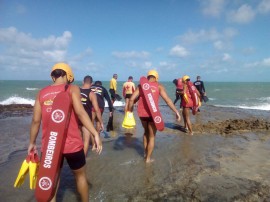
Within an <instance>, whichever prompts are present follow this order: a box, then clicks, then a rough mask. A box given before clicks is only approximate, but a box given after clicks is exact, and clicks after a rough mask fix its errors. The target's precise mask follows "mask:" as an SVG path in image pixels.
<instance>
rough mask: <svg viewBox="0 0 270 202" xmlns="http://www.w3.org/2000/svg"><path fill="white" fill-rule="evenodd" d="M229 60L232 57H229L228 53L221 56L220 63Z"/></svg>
mask: <svg viewBox="0 0 270 202" xmlns="http://www.w3.org/2000/svg"><path fill="white" fill-rule="evenodd" d="M231 59H232V57H231V56H230V54H228V53H224V54H223V57H222V61H224V62H227V61H230V60H231Z"/></svg>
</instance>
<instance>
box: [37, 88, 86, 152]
mask: <svg viewBox="0 0 270 202" xmlns="http://www.w3.org/2000/svg"><path fill="white" fill-rule="evenodd" d="M65 85H66V84H61V85H56V86H47V87H45V88H43V89H42V90H41V91H40V94H39V102H40V104H41V109H42V146H41V151H42V149H43V145H44V141H45V134H46V131H47V130H48V122H49V119H50V116H51V110H52V104H53V100H54V98H55V96H56V95H57V94H58V93H60V92H62V91H64V90H65ZM77 120H78V119H77V116H76V115H75V113H74V109H73V108H72V111H71V116H70V122H69V126H68V132H67V138H66V142H65V146H64V151H63V153H74V152H77V151H80V150H81V149H82V148H83V141H82V137H81V133H80V129H79V127H78V121H77Z"/></svg>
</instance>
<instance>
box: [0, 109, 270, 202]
mask: <svg viewBox="0 0 270 202" xmlns="http://www.w3.org/2000/svg"><path fill="white" fill-rule="evenodd" d="M233 112H235V111H228V110H227V112H226V113H227V115H224V113H225V112H224V111H220V110H217V111H215V110H214V109H213V110H212V111H211V113H214V115H213V114H211V113H210V112H205V115H206V116H208V113H209V118H208V120H211V121H212V120H214V119H215V117H219V118H218V119H217V120H221V119H227V116H229V117H241V116H243V115H241V113H240V114H237V113H236V114H235V115H234V116H233ZM163 114H164V118H165V122H166V124H165V125H166V128H165V130H164V131H163V132H158V133H157V135H156V144H155V149H154V153H153V158H154V159H155V161H154V162H153V163H151V164H145V162H144V161H143V144H142V132H143V131H142V127H141V125H140V122H139V120H138V119H137V117H136V121H137V127H136V129H132V130H125V129H123V128H122V127H121V123H122V119H123V111H122V110H119V109H118V110H117V112H116V113H115V115H114V127H115V130H114V131H112V132H109V133H107V132H105V133H102V134H101V136H102V138H103V148H104V150H103V152H102V154H101V155H97V154H95V153H93V152H91V151H90V152H89V154H88V157H87V175H88V180H89V184H90V196H89V201H269V200H270V179H269V176H270V170H269V167H270V159H269V154H270V132H269V130H268V131H267V130H266V131H261V132H248V133H243V134H238V135H230V136H222V135H220V134H210V133H209V134H207V133H204V134H198V133H197V134H195V135H194V136H188V135H186V134H185V133H183V132H181V131H179V130H178V129H177V127H175V126H176V122H174V116H173V114H171V113H170V112H169V111H168V110H167V111H165V112H164V113H163ZM221 114H223V115H222V116H220V115H221ZM201 116H202V115H201ZM244 116H245V115H244ZM106 117H107V114H106V113H105V114H104V118H105V119H104V120H105V121H104V122H105V123H106ZM201 118H203V117H201ZM204 118H205V117H204ZM11 119H12V121H13V123H14V121H16V122H17V123H18V124H17V125H18V126H20V127H22V128H24V127H23V126H24V125H25V124H26V123H25V122H27V123H28V122H29V121H30V119H29V118H28V119H24V118H23V120H19V118H18V119H17V118H10V119H9V120H11ZM196 119H200V117H197V116H196V117H192V121H193V122H196V121H198V122H201V121H202V120H196ZM2 121H4V120H2ZM204 121H206V120H205V119H204ZM5 124H7V128H6V132H7V133H8V134H9V135H10V136H12V138H15V139H16V141H17V144H18V143H19V142H21V143H22V144H21V145H17V146H22V145H25V143H26V144H27V141H28V139H27V138H28V134H27V131H28V128H24V129H21V130H20V132H21V133H23V134H24V136H23V137H24V138H23V137H19V138H18V137H17V136H14V131H18V129H16V130H15V129H14V128H13V130H12V126H11V125H8V124H10V123H9V122H8V121H7V123H5ZM8 134H7V135H8ZM7 135H6V136H5V140H4V139H3V137H2V141H7V139H8V136H7ZM13 141H14V140H11V142H13ZM12 144H14V143H12ZM14 145H15V144H14ZM5 149H7V148H5ZM2 151H4V149H3V150H2ZM13 151H14V150H13ZM24 157H25V151H17V152H13V153H12V154H11V155H9V160H8V161H7V162H5V163H4V164H2V165H1V166H0V179H1V181H2V182H5V186H1V188H0V195H1V200H3V201H18V200H19V201H35V200H34V195H33V194H34V192H33V191H31V190H29V182H28V179H27V178H26V181H25V184H24V185H23V186H22V187H21V188H18V189H15V188H13V183H14V181H15V178H16V176H17V173H18V169H19V167H20V165H21V162H22V160H23V158H24ZM2 184H4V183H2ZM57 199H58V201H65V202H66V201H67V202H69V201H70V202H73V201H77V200H78V195H77V191H76V187H75V181H74V177H73V174H72V172H71V171H70V170H69V168H68V167H67V165H66V164H65V165H64V167H63V170H62V174H61V183H60V189H59V191H58V195H57Z"/></svg>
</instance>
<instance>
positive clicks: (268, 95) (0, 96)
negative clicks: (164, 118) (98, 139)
mask: <svg viewBox="0 0 270 202" xmlns="http://www.w3.org/2000/svg"><path fill="white" fill-rule="evenodd" d="M102 83H103V86H104V87H105V88H107V89H108V88H109V81H103V82H102ZM123 83H124V82H123V81H118V92H119V94H120V95H121V93H122V85H123ZM135 83H136V84H137V83H138V82H135ZM161 83H162V84H163V85H164V86H165V88H166V91H167V93H168V95H169V97H170V98H171V99H172V101H174V99H175V86H174V84H173V83H172V82H161ZM49 84H51V81H21V80H1V81H0V105H9V104H31V105H33V104H34V100H35V96H36V94H37V92H38V91H39V90H40V89H41V88H43V87H45V86H47V85H49ZM75 84H76V85H81V82H75ZM205 88H206V93H207V97H208V98H209V101H208V102H207V103H204V104H207V105H212V106H218V107H233V108H243V109H257V110H270V90H269V89H270V82H205ZM123 101H124V100H122V101H117V102H115V104H114V106H124V102H123ZM178 103H179V102H178ZM164 104H165V103H164V101H163V100H162V99H161V101H160V105H164Z"/></svg>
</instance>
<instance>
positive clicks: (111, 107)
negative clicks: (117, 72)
mask: <svg viewBox="0 0 270 202" xmlns="http://www.w3.org/2000/svg"><path fill="white" fill-rule="evenodd" d="M102 89H103V93H104V97H105V99H106V100H107V102H108V105H109V110H110V116H111V115H112V111H113V105H112V101H111V98H110V96H109V93H108V91H107V90H106V88H103V87H102Z"/></svg>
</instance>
